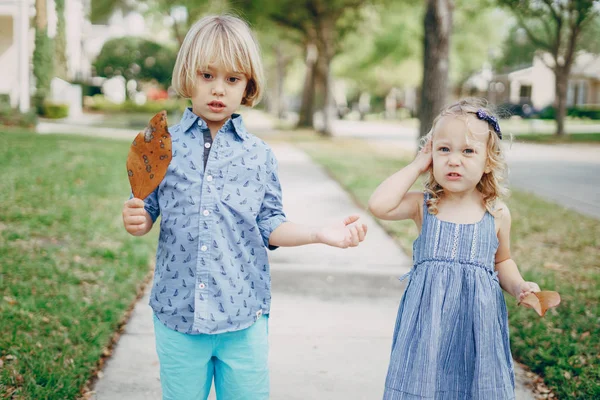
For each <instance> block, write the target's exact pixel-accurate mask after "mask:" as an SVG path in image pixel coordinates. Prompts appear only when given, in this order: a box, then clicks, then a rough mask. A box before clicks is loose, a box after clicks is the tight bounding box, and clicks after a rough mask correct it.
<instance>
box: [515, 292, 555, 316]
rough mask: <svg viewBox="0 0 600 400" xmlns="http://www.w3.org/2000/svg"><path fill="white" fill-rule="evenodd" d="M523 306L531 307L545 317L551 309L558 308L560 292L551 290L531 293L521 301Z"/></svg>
mask: <svg viewBox="0 0 600 400" xmlns="http://www.w3.org/2000/svg"><path fill="white" fill-rule="evenodd" d="M521 304H525V305H528V306H530V307H531V308H533V309H534V310H535V311H536V312H537V313H538V314H539V315H540V317H543V316H544V315H545V314H546V311H548V309H549V308H552V307H556V306H558V305H559V304H560V295H559V294H558V292H553V291H550V290H548V291H541V292H537V293H531V294H529V295H527V297H525V298H524V299H523V301H521Z"/></svg>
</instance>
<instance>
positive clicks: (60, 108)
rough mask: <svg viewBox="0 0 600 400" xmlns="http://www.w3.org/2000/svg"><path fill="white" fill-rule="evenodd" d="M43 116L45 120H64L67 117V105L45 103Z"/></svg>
mask: <svg viewBox="0 0 600 400" xmlns="http://www.w3.org/2000/svg"><path fill="white" fill-rule="evenodd" d="M43 115H44V117H46V118H52V119H58V118H66V117H68V116H69V105H68V104H62V103H53V102H51V101H46V102H45V103H44V114H43Z"/></svg>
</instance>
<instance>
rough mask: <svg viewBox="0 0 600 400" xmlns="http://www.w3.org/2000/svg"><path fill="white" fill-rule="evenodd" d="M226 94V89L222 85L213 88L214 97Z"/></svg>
mask: <svg viewBox="0 0 600 400" xmlns="http://www.w3.org/2000/svg"><path fill="white" fill-rule="evenodd" d="M224 93H225V89H224V88H223V86H221V85H215V86H213V88H212V94H213V96H222V95H223V94H224Z"/></svg>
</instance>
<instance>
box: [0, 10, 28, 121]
mask: <svg viewBox="0 0 600 400" xmlns="http://www.w3.org/2000/svg"><path fill="white" fill-rule="evenodd" d="M31 15H32V9H31V2H30V1H29V0H0V66H1V71H2V73H0V94H8V95H9V97H10V103H11V105H12V106H13V107H18V108H19V109H20V110H21V111H23V112H25V111H27V110H28V109H29V94H30V79H29V77H30V71H31V68H30V58H31V52H32V44H31V35H30V28H29V19H30V16H31Z"/></svg>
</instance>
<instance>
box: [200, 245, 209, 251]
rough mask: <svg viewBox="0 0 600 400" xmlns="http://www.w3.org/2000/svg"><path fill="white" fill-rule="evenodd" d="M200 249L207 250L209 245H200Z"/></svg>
mask: <svg viewBox="0 0 600 400" xmlns="http://www.w3.org/2000/svg"><path fill="white" fill-rule="evenodd" d="M200 250H202V251H206V250H208V247H206V246H202V247H200Z"/></svg>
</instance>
